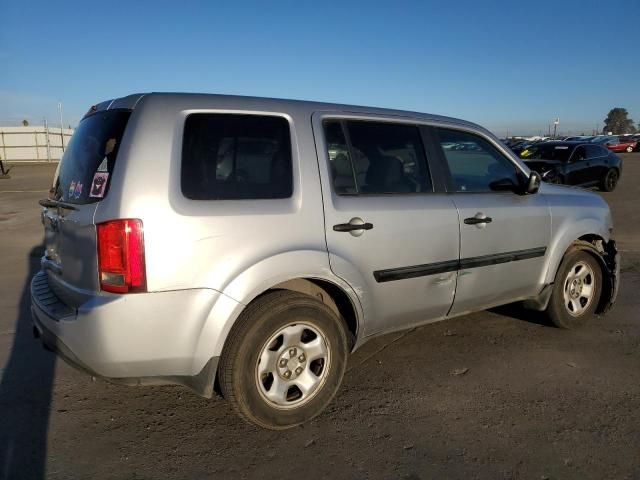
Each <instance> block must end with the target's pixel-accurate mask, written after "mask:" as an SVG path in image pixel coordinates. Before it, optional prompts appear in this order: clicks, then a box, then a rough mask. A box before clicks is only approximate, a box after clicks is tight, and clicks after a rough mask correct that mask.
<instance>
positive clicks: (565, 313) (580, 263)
mask: <svg viewBox="0 0 640 480" xmlns="http://www.w3.org/2000/svg"><path fill="white" fill-rule="evenodd" d="M601 292H602V269H601V267H600V264H599V263H598V260H596V259H595V258H594V257H593V255H591V254H589V253H588V252H586V251H584V250H575V251H573V252H570V253H568V254H567V255H565V257H564V259H563V260H562V263H560V267H559V268H558V272H557V273H556V279H555V283H554V285H553V291H552V293H551V298H550V300H549V305H548V307H547V314H548V316H549V318H550V320H551V321H552V322H553V323H554V325H556V326H557V327H560V328H567V329H573V328H578V327H581V326H582V325H584V324H585V323H586V322H587V321H588V320H589V319H590V318H591V317H592V316H593V314H594V312H595V310H596V308H597V307H598V303H599V301H600V293H601Z"/></svg>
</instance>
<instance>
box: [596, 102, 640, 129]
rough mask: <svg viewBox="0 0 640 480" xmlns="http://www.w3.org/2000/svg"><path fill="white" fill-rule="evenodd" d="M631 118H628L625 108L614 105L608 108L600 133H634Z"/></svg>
mask: <svg viewBox="0 0 640 480" xmlns="http://www.w3.org/2000/svg"><path fill="white" fill-rule="evenodd" d="M635 131H636V129H635V127H634V126H633V120H631V119H630V118H629V112H627V109H626V108H621V107H615V108H612V109H611V110H609V114H608V115H607V118H605V119H604V128H603V129H602V133H605V134H606V133H609V132H612V133H614V134H616V135H621V134H623V133H635Z"/></svg>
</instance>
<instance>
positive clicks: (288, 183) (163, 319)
mask: <svg viewBox="0 0 640 480" xmlns="http://www.w3.org/2000/svg"><path fill="white" fill-rule="evenodd" d="M450 144H463V145H468V144H473V148H465V149H463V150H454V149H446V148H443V145H444V146H446V145H450ZM40 204H41V205H42V207H43V210H42V220H43V223H44V230H45V243H46V250H45V255H44V257H43V258H42V269H41V270H40V272H38V273H37V274H36V275H35V277H34V278H33V281H32V285H31V299H32V312H33V322H34V328H35V330H34V333H35V334H36V335H38V336H40V337H41V338H42V341H44V343H45V345H46V346H48V347H49V348H51V349H53V350H55V351H57V352H58V353H59V354H60V355H61V356H62V357H63V358H65V359H66V360H67V361H69V362H70V363H71V364H73V365H75V366H76V367H78V368H80V369H81V370H84V371H86V372H90V373H91V374H92V375H95V376H100V377H105V378H108V379H110V380H111V381H114V382H120V383H124V384H129V385H147V384H148V385H157V384H163V383H174V384H182V385H186V386H188V387H190V388H191V389H193V390H194V391H195V392H197V393H198V394H200V395H202V396H204V397H211V396H212V395H213V392H214V386H216V385H218V386H219V389H220V390H221V393H222V394H223V395H224V397H225V398H226V399H227V400H228V401H229V402H230V404H231V405H232V406H233V408H234V409H235V410H236V411H237V412H238V413H239V414H240V416H242V417H243V418H244V419H246V420H247V421H249V422H252V423H254V424H257V425H259V426H262V427H266V428H272V429H284V428H288V427H291V426H293V425H297V424H300V423H302V422H305V421H307V420H309V419H310V418H312V417H314V416H316V415H318V414H319V413H320V412H321V411H322V410H323V409H324V408H325V407H326V406H327V404H328V403H329V402H330V401H331V399H332V398H333V397H334V395H335V394H336V392H337V390H338V387H339V385H340V382H341V380H342V377H343V374H344V372H345V367H346V362H347V355H348V354H349V352H351V351H354V350H356V349H358V348H359V347H360V346H362V345H363V344H364V343H366V342H367V341H368V340H370V339H372V338H374V337H376V336H378V335H381V334H384V333H387V332H391V331H397V330H401V329H406V328H412V327H415V326H417V325H422V324H425V323H429V322H434V321H438V320H443V319H446V318H450V317H455V316H458V315H463V314H466V313H468V312H472V311H477V310H483V309H486V308H490V307H494V306H497V305H501V304H505V303H510V302H514V301H519V300H523V301H525V302H526V305H527V306H529V307H530V308H533V309H536V310H540V311H544V312H546V313H547V314H548V315H549V317H550V318H551V320H552V321H553V322H554V323H555V324H556V325H558V326H559V327H563V328H575V327H578V326H580V325H582V324H584V323H585V322H586V321H587V320H588V319H589V318H590V317H592V315H593V314H594V313H604V312H606V311H607V310H608V309H609V308H610V307H611V305H612V304H613V302H614V301H615V298H616V292H617V289H618V278H619V274H618V272H619V256H618V254H617V252H616V247H615V242H614V241H613V240H612V239H611V229H612V221H611V213H610V211H609V207H608V206H607V204H606V203H605V201H604V200H603V199H602V198H601V197H600V196H598V195H596V194H594V193H591V192H587V191H582V190H578V189H572V188H567V187H563V186H559V185H550V184H546V183H542V184H541V182H540V176H539V175H538V174H537V173H535V172H530V171H529V169H528V168H527V167H526V166H525V165H524V164H523V163H522V162H521V161H519V160H518V159H517V157H515V156H513V155H512V154H511V153H510V152H509V151H508V149H506V148H505V147H504V146H503V145H502V144H501V143H500V142H499V141H498V140H497V139H496V138H495V137H494V136H493V135H492V134H491V133H489V132H488V131H487V130H485V129H484V128H482V127H479V126H477V125H475V124H473V123H470V122H466V121H463V120H456V119H451V118H445V117H440V116H432V115H426V114H416V113H410V112H401V111H393V110H385V109H376V108H365V107H355V106H344V105H333V104H320V103H312V102H300V101H287V100H276V99H261V98H249V97H233V96H220V95H194V94H158V93H153V94H147V95H132V96H128V97H124V98H118V99H115V100H112V101H107V102H103V103H100V104H98V105H95V106H94V107H92V108H91V109H90V111H89V112H88V113H87V114H86V115H85V117H84V118H83V119H82V121H81V122H80V124H79V126H78V128H77V130H76V131H75V133H74V135H73V138H72V140H71V142H70V144H69V146H68V148H67V149H66V151H65V154H64V158H63V159H62V162H61V163H60V166H59V170H58V172H57V174H56V176H55V179H54V184H53V188H52V192H51V195H50V197H49V198H47V199H44V200H41V202H40ZM552 218H553V221H552ZM414 363H415V365H416V366H418V365H420V364H421V362H420V360H419V359H416V360H415V362H414ZM409 367H410V368H414V367H413V366H409ZM416 368H418V370H419V369H420V368H423V369H424V368H428V367H424V366H422V367H416ZM416 371H417V370H416Z"/></svg>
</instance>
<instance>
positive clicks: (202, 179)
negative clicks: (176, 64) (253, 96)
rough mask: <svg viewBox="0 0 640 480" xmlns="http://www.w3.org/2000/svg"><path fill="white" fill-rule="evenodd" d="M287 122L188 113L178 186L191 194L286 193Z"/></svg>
mask: <svg viewBox="0 0 640 480" xmlns="http://www.w3.org/2000/svg"><path fill="white" fill-rule="evenodd" d="M292 177H293V175H292V170H291V138H290V133H289V122H287V120H286V119H284V118H282V117H275V116H261V115H235V114H209V113H196V114H192V115H189V116H188V117H187V120H186V122H185V126H184V140H183V145H182V172H181V186H182V193H183V194H184V196H185V197H187V198H189V199H192V200H242V199H269V198H288V197H290V196H291V194H292V191H293V179H292Z"/></svg>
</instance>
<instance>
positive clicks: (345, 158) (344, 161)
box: [324, 120, 358, 194]
mask: <svg viewBox="0 0 640 480" xmlns="http://www.w3.org/2000/svg"><path fill="white" fill-rule="evenodd" d="M324 135H325V139H326V142H327V150H328V153H329V165H330V168H331V178H332V180H333V189H334V190H335V192H336V193H337V194H354V193H358V190H357V188H356V182H355V176H354V171H353V165H352V164H351V160H350V157H349V149H348V148H347V141H346V139H345V136H344V132H343V131H342V123H341V122H339V121H335V120H331V121H326V122H324Z"/></svg>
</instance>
